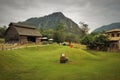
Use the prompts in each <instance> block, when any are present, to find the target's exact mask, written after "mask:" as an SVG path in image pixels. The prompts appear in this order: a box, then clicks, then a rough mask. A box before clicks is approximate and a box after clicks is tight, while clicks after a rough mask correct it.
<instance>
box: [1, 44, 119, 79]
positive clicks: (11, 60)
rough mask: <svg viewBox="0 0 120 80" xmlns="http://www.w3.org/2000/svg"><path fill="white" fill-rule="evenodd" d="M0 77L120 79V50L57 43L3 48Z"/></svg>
mask: <svg viewBox="0 0 120 80" xmlns="http://www.w3.org/2000/svg"><path fill="white" fill-rule="evenodd" d="M61 53H65V54H66V55H67V56H68V57H69V62H68V63H66V64H60V63H59V57H60V54H61ZM0 80H120V54H119V53H110V52H99V51H89V50H83V49H79V48H69V47H67V46H59V45H57V44H53V45H46V46H40V47H31V48H22V49H17V50H11V51H0Z"/></svg>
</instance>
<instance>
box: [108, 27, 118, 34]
mask: <svg viewBox="0 0 120 80" xmlns="http://www.w3.org/2000/svg"><path fill="white" fill-rule="evenodd" d="M111 32H120V28H117V29H112V30H108V31H106V33H111Z"/></svg>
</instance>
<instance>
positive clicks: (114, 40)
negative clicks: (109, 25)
mask: <svg viewBox="0 0 120 80" xmlns="http://www.w3.org/2000/svg"><path fill="white" fill-rule="evenodd" d="M106 34H107V35H108V38H109V49H110V50H111V51H118V50H120V28H119V29H112V30H109V31H106Z"/></svg>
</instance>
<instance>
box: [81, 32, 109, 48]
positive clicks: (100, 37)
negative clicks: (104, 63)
mask: <svg viewBox="0 0 120 80" xmlns="http://www.w3.org/2000/svg"><path fill="white" fill-rule="evenodd" d="M81 43H82V44H85V45H87V47H88V48H89V49H95V50H107V47H108V44H109V40H108V37H107V36H106V35H105V34H98V33H97V34H96V33H91V34H88V35H86V36H84V37H83V38H82V39H81Z"/></svg>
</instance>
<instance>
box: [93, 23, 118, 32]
mask: <svg viewBox="0 0 120 80" xmlns="http://www.w3.org/2000/svg"><path fill="white" fill-rule="evenodd" d="M116 28H120V22H118V23H112V24H109V25H105V26H102V27H100V28H97V29H95V30H94V31H93V32H103V31H107V30H111V29H116Z"/></svg>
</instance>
